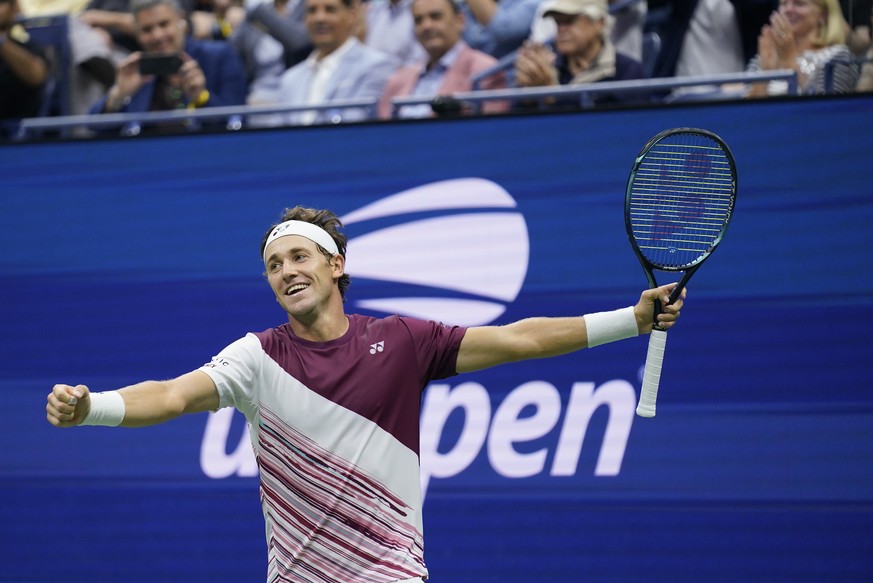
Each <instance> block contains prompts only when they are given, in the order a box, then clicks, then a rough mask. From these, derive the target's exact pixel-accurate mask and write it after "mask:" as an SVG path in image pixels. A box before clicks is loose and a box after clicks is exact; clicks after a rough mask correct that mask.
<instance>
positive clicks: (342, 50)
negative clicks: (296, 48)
mask: <svg viewBox="0 0 873 583" xmlns="http://www.w3.org/2000/svg"><path fill="white" fill-rule="evenodd" d="M357 42H358V41H357V39H356V38H355V37H353V36H351V37H349V38H348V39H346V42H344V43H343V44H341V45H340V46H338V47H337V48H336V50H334V51H333V52H332V53H330V54H329V55H327V56H326V57H324V58H323V59H321V60H320V61H319V60H318V58H317V57H318V51H317V50H315V51H312V52H311V53H310V54H309V57H307V59H306V64H307V65H308V66H309V67H310V68H312V69H315V68H321V67H324V68H325V69H336V68H337V67H338V66H339V64H340V62H341V61H342V59H343V57H344V56H345V55H346V53H348V52H349V51H350V50H351V49H352V47H353V46H355V44H356V43H357Z"/></svg>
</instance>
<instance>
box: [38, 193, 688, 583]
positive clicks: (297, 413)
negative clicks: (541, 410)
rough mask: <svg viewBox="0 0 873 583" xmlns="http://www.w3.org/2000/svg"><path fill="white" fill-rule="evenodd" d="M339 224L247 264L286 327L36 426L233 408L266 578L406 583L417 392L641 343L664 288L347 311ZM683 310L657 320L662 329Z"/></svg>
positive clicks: (302, 223) (410, 563)
mask: <svg viewBox="0 0 873 583" xmlns="http://www.w3.org/2000/svg"><path fill="white" fill-rule="evenodd" d="M341 228H342V224H341V223H340V221H339V219H338V218H337V217H336V215H334V214H333V213H332V212H330V211H326V210H314V209H308V208H302V207H296V208H294V209H290V210H287V211H286V212H285V214H284V216H283V217H282V220H281V222H280V223H278V224H277V225H274V226H273V227H271V228H270V230H269V231H267V233H266V235H265V237H264V240H263V242H262V245H261V254H262V257H263V260H264V265H265V267H266V276H267V280H268V281H269V284H270V287H271V288H272V290H273V293H275V294H276V299H277V300H278V301H279V304H280V305H281V306H282V308H283V309H284V310H285V311H286V312H287V313H288V322H287V323H286V324H283V325H281V326H279V327H277V328H273V329H270V330H266V331H264V332H259V333H256V334H248V335H246V336H245V337H243V338H241V339H239V340H237V341H236V342H234V343H232V344H231V345H230V346H228V347H227V348H225V349H224V350H223V351H221V353H219V354H218V355H217V356H216V357H215V358H213V359H212V361H211V362H210V363H209V364H206V365H204V366H202V367H200V368H199V369H197V370H194V371H192V372H189V373H187V374H184V375H182V376H180V377H178V378H176V379H173V380H169V381H162V382H158V381H146V382H143V383H139V384H136V385H132V386H129V387H125V388H123V389H120V390H117V391H107V392H103V393H90V392H89V390H88V388H87V387H86V386H84V385H77V386H70V385H55V386H54V388H53V389H52V392H51V394H49V396H48V405H47V406H46V411H47V417H48V420H49V422H50V423H51V424H52V425H55V426H57V427H72V426H75V425H109V426H116V425H123V426H126V427H136V426H143V425H151V424H154V423H160V422H163V421H167V420H169V419H172V418H174V417H177V416H179V415H182V414H184V413H195V412H200V411H214V410H217V409H219V408H221V407H236V408H237V409H239V410H240V411H241V412H242V413H243V414H245V416H246V419H247V420H248V422H249V424H250V430H251V438H252V446H253V447H254V451H255V454H256V457H257V460H258V467H259V470H260V482H261V493H262V504H263V510H264V517H265V520H266V526H267V547H268V551H269V563H268V568H267V570H268V574H267V580H268V581H331V582H337V583H355V582H368V583H381V582H384V583H388V582H413V581H417V582H419V583H420V582H421V581H422V580H425V579H426V578H427V575H428V573H427V568H426V567H425V564H424V549H423V537H422V512H421V506H422V503H421V490H420V485H419V467H418V423H419V405H420V397H421V392H422V390H423V389H424V388H425V386H426V385H427V384H428V383H429V382H430V381H432V380H434V379H441V378H445V377H449V376H451V375H454V374H456V373H460V372H467V371H474V370H479V369H483V368H487V367H491V366H494V365H498V364H501V363H505V362H511V361H518V360H523V359H532V358H543V357H548V356H555V355H559V354H565V353H568V352H571V351H574V350H578V349H581V348H584V347H586V346H589V347H591V346H596V345H599V344H603V343H606V342H612V341H615V340H620V339H623V338H628V337H632V336H637V335H638V334H640V333H649V332H650V331H651V329H652V314H653V313H654V301H655V300H656V299H657V300H659V301H661V302H664V303H666V300H667V298H668V296H669V293H670V290H671V289H672V287H673V286H672V285H666V286H662V287H660V288H657V289H653V290H646V291H644V292H643V293H642V296H641V297H640V300H639V302H637V304H636V305H635V306H632V307H627V308H623V309H620V310H617V311H614V312H603V313H596V314H589V315H586V316H580V317H570V318H529V319H525V320H521V321H518V322H515V323H513V324H508V325H506V326H482V327H471V328H463V327H459V326H446V325H443V324H440V323H437V322H429V321H422V320H417V319H413V318H404V317H398V316H390V317H387V318H381V319H380V318H372V317H368V316H361V315H354V314H348V315H347V314H346V313H345V312H344V310H343V299H344V296H345V291H346V288H347V287H348V284H349V278H348V276H347V275H346V274H345V253H346V242H347V237H346V236H345V235H344V234H343V233H342V232H341ZM683 295H684V294H683ZM682 303H683V302H682V299H681V298H680V299H679V300H678V301H677V302H676V303H675V304H673V305H672V306H667V307H665V308H664V311H663V313H661V314H660V315H659V316H658V321H659V323H660V324H661V325H662V326H663V327H664V328H669V327H671V326H672V325H673V324H674V323H675V322H676V319H677V318H678V317H679V309H680V308H681V306H682Z"/></svg>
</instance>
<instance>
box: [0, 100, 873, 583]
mask: <svg viewBox="0 0 873 583" xmlns="http://www.w3.org/2000/svg"><path fill="white" fill-rule="evenodd" d="M676 126H692V127H702V128H706V129H709V130H712V131H714V132H716V133H718V134H719V135H721V137H722V138H723V139H724V140H725V141H726V142H727V143H728V144H729V145H730V146H731V148H732V150H733V153H734V156H735V158H736V162H737V166H738V170H739V197H738V206H737V210H736V214H735V218H734V221H733V223H732V224H731V227H730V230H729V232H728V235H727V237H726V239H725V241H724V243H723V244H722V246H721V247H720V248H719V249H718V251H717V252H716V253H715V254H714V255H713V257H712V258H711V259H710V260H709V261H708V262H707V264H706V265H704V267H703V268H702V269H701V270H700V271H699V272H698V273H697V275H695V277H694V279H693V280H692V281H691V284H690V287H689V296H688V300H687V306H686V309H685V310H684V311H683V315H682V318H681V321H680V325H679V326H678V327H676V328H675V329H674V330H673V331H671V333H670V338H669V343H668V348H667V355H666V360H665V370H664V375H663V378H662V384H661V395H660V400H659V406H658V415H657V417H655V418H654V419H641V418H639V417H635V416H634V415H633V407H634V406H635V399H636V395H637V394H638V391H639V386H640V382H639V372H640V367H641V366H642V364H643V361H644V359H645V351H646V339H644V338H638V339H632V340H627V341H624V342H620V343H615V344H610V345H606V346H602V347H598V348H595V349H592V350H590V351H581V352H579V353H575V354H571V355H567V356H563V357H559V358H555V359H550V360H547V361H538V362H527V363H517V364H512V365H506V366H503V367H500V368H496V369H493V370H489V371H483V372H479V373H476V374H470V375H461V376H458V377H454V378H452V379H448V380H446V381H441V382H440V383H438V384H434V385H432V386H431V387H429V388H428V390H427V391H426V392H425V394H424V398H423V411H422V454H421V455H422V465H423V479H422V486H423V488H425V491H426V501H425V506H424V521H425V540H426V543H427V544H426V558H427V561H428V566H429V568H430V571H431V581H434V582H435V583H442V582H452V583H455V582H457V583H466V582H491V581H493V582H498V581H499V582H501V583H505V582H539V581H586V582H588V581H594V582H613V581H622V582H625V581H647V582H674V581H732V582H733V581H784V582H801V581H809V582H821V581H844V582H856V581H857V582H862V581H865V582H869V581H873V391H871V382H870V380H869V378H870V375H869V369H870V366H869V364H870V362H871V358H873V340H871V334H870V330H871V329H873V275H871V274H873V259H871V256H870V254H869V252H868V249H869V248H870V247H871V245H873V228H871V225H873V181H871V173H870V168H871V155H873V98H871V97H869V96H867V97H855V98H844V99H822V100H810V101H807V100H792V101H785V102H758V103H737V104H711V105H699V106H692V107H687V106H686V107H682V108H676V107H673V108H669V107H665V108H657V109H639V110H628V111H614V112H608V111H603V112H584V113H577V114H558V115H541V116H521V117H506V118H490V119H489V118H484V119H468V120H458V121H422V122H409V123H393V124H371V125H356V126H354V125H348V126H338V127H325V128H294V129H286V130H278V131H253V132H240V133H235V134H226V135H224V134H222V135H189V136H176V137H155V138H141V139H130V140H122V139H119V140H114V139H113V140H95V141H87V142H71V143H35V144H18V145H7V146H4V147H2V148H0V173H2V176H3V180H2V187H0V188H2V195H0V209H2V212H0V395H2V396H3V405H4V406H3V409H2V410H3V412H4V415H3V423H2V427H0V492H2V498H0V581H2V582H7V583H10V582H19V581H29V582H52V583H60V582H98V581H99V582H115V581H118V582H120V581H124V582H156V581H186V582H192V581H199V582H223V581H228V582H242V581H262V580H263V579H264V574H265V563H266V559H265V557H266V555H265V553H266V547H265V543H264V540H263V519H262V516H261V513H260V507H259V503H258V486H257V478H256V476H255V474H256V471H255V468H254V465H253V464H254V462H253V459H252V455H251V451H250V449H249V448H248V446H247V444H246V433H245V432H246V429H245V423H244V420H243V419H242V417H241V415H239V414H238V413H236V414H235V413H234V412H233V411H222V412H219V413H217V414H211V415H207V414H203V415H194V416H190V417H186V418H183V419H177V420H174V421H172V422H170V423H167V424H164V425H160V426H156V427H150V428H144V429H109V428H104V427H87V428H77V429H72V430H59V429H54V428H52V427H51V426H50V425H49V424H48V423H47V422H46V421H45V411H44V408H45V396H46V394H47V393H48V392H49V391H50V389H51V386H52V385H53V384H54V383H71V384H77V383H82V384H86V385H88V386H89V387H90V388H91V389H92V390H106V389H112V388H117V387H120V386H124V385H127V384H131V383H134V382H137V381H139V380H144V379H149V378H171V377H174V376H176V375H179V374H182V373H184V372H188V371H189V370H192V369H194V368H197V367H199V366H200V365H201V364H203V363H205V362H207V361H208V360H209V359H210V357H211V356H213V355H214V354H216V353H217V352H218V351H219V350H221V349H222V348H223V347H224V346H225V345H227V344H229V343H230V342H232V341H233V340H235V339H237V338H238V337H240V336H242V335H243V334H245V333H246V332H248V331H258V330H262V329H265V328H268V327H271V326H275V325H278V324H280V323H282V322H283V321H284V317H283V316H284V314H283V313H282V312H281V310H280V309H279V307H278V306H277V304H276V303H275V300H274V299H273V298H272V294H271V292H270V290H269V288H268V286H267V284H266V282H265V280H264V278H263V277H262V271H263V265H262V264H261V262H260V260H259V258H258V245H259V243H260V240H261V237H262V235H263V233H264V231H265V230H266V228H267V227H268V226H269V225H270V224H271V223H272V222H274V221H275V220H276V219H278V217H279V215H280V213H281V210H282V209H283V208H285V207H287V206H293V205H295V204H304V205H309V206H316V207H327V208H331V209H332V210H334V211H335V212H337V213H338V214H339V215H341V216H342V217H344V219H345V220H346V223H347V232H348V233H349V235H350V237H351V243H350V245H349V258H348V269H349V272H350V273H351V276H352V280H353V283H352V287H351V288H350V290H349V300H348V302H347V309H348V310H350V311H357V312H364V313H372V314H384V313H390V312H399V313H406V314H412V315H416V316H420V317H430V318H434V319H441V320H445V321H450V322H451V321H454V322H457V323H463V324H486V323H493V324H502V323H507V322H511V321H514V320H516V319H519V318H523V317H527V316H556V315H573V314H580V313H585V312H591V311H598V310H605V309H614V308H618V307H622V306H625V305H629V304H632V303H634V302H635V301H636V299H637V298H638V296H639V293H640V291H641V290H642V289H643V287H644V286H645V278H644V276H643V273H642V270H641V269H640V267H639V264H638V262H637V260H636V258H635V256H634V255H633V253H632V251H631V249H630V246H629V244H628V242H627V238H626V235H625V231H624V224H623V214H622V211H623V202H624V190H625V183H626V180H627V174H628V172H629V170H630V167H631V164H632V162H633V159H634V157H635V156H636V154H637V153H638V152H639V150H640V148H641V147H642V145H643V144H644V143H645V142H646V141H647V140H648V138H649V137H651V136H652V135H654V134H655V133H657V132H659V131H661V130H663V129H666V128H669V127H676ZM663 279H664V281H669V278H663Z"/></svg>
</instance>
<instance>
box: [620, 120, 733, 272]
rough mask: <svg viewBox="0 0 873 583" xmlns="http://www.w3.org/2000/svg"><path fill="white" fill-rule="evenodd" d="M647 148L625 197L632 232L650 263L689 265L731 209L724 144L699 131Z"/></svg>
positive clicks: (722, 225)
mask: <svg viewBox="0 0 873 583" xmlns="http://www.w3.org/2000/svg"><path fill="white" fill-rule="evenodd" d="M671 138H672V141H664V142H661V143H658V144H656V145H655V146H654V147H652V148H651V149H649V150H648V151H647V152H646V154H645V155H644V156H643V159H642V160H641V162H640V164H639V167H638V169H637V172H636V174H635V176H634V180H633V185H632V189H631V196H630V201H629V217H630V223H631V228H632V232H633V233H632V234H633V236H634V238H635V239H636V240H637V245H638V247H639V249H640V252H641V253H643V254H644V255H646V257H647V259H648V260H649V261H650V262H652V263H653V264H655V265H659V266H662V267H666V268H674V269H675V268H682V267H686V266H689V265H691V264H693V263H695V262H697V261H699V260H701V259H702V258H703V257H705V256H706V255H707V254H708V253H709V251H710V250H711V249H712V248H713V247H714V246H715V245H716V244H717V243H718V241H719V240H720V238H721V236H722V234H723V232H724V229H725V227H726V225H727V222H728V220H729V218H730V214H731V212H732V210H733V192H734V185H735V178H734V173H733V168H732V165H731V163H730V161H729V159H728V157H727V155H726V154H725V152H724V150H723V149H722V148H721V147H720V146H719V145H718V144H715V145H713V144H714V142H712V141H710V140H708V139H706V140H703V139H702V138H701V137H700V136H683V135H678V136H672V137H671Z"/></svg>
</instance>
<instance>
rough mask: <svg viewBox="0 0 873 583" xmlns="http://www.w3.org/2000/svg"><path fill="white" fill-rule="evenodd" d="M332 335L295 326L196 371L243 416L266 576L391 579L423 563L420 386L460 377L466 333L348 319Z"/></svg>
mask: <svg viewBox="0 0 873 583" xmlns="http://www.w3.org/2000/svg"><path fill="white" fill-rule="evenodd" d="M348 319H349V329H348V331H347V332H346V334H345V335H343V336H342V337H341V338H338V339H337V340H332V341H330V342H309V341H306V340H302V339H300V338H297V337H296V336H294V333H293V332H292V331H291V327H290V325H289V324H285V325H283V326H279V327H278V328H273V329H270V330H266V331H264V332H260V333H257V334H247V335H246V336H245V337H243V338H241V339H239V340H237V341H236V342H234V343H233V344H231V345H230V346H228V347H227V348H225V349H224V350H222V351H221V353H220V354H218V355H217V356H216V357H215V358H213V359H212V361H211V362H210V363H209V364H207V365H205V366H203V367H201V369H200V370H202V371H203V372H205V373H206V374H208V375H209V376H210V377H211V378H212V380H213V381H214V382H215V385H216V387H217V388H218V394H219V397H220V406H221V407H236V408H237V409H239V410H240V411H241V412H242V413H243V414H244V415H245V417H246V419H247V421H248V423H249V430H250V434H251V439H252V446H253V448H254V451H255V456H256V457H257V460H258V468H259V470H260V480H261V504H262V507H263V511H264V519H265V521H266V530H267V548H268V554H269V557H268V558H269V563H268V567H267V581H269V582H271V583H272V582H274V581H305V582H337V583H355V582H365V581H366V582H368V583H382V582H384V583H387V582H389V581H397V580H402V579H408V578H411V577H421V576H426V575H427V569H426V567H425V565H424V547H423V543H424V541H423V535H422V513H421V504H422V502H421V487H420V482H419V462H418V443H419V416H420V415H419V412H420V403H421V392H422V391H423V390H424V388H425V386H427V384H428V383H429V382H430V381H431V380H434V379H441V378H446V377H448V376H451V375H453V374H455V368H456V366H455V365H456V362H457V356H458V348H459V346H460V344H461V340H462V338H463V337H464V333H465V332H466V329H465V328H463V327H452V326H445V325H443V324H439V323H436V322H428V321H422V320H416V319H411V318H403V317H398V316H391V317H388V318H382V319H379V318H372V317H367V316H359V315H350V316H348Z"/></svg>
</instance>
